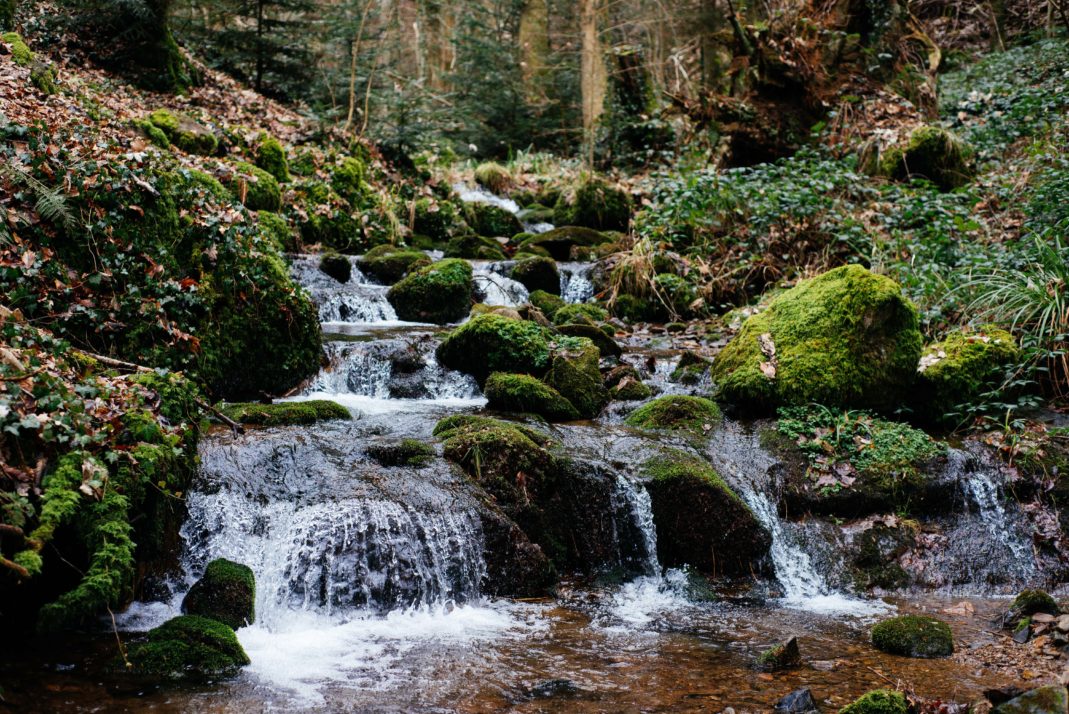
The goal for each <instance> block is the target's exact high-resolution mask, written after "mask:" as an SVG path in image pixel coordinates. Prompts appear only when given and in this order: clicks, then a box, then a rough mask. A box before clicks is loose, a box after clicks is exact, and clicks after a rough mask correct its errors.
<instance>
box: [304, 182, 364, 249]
mask: <svg viewBox="0 0 1069 714" xmlns="http://www.w3.org/2000/svg"><path fill="white" fill-rule="evenodd" d="M296 198H297V204H298V205H299V208H300V210H299V211H296V212H295V217H296V219H297V222H298V227H299V228H300V231H301V239H302V240H303V241H304V242H305V243H307V244H314V243H320V244H322V245H325V246H329V247H331V248H335V249H337V250H340V251H345V252H350V253H358V252H360V251H362V250H365V249H366V248H367V247H368V244H369V242H370V241H369V238H368V236H367V235H366V233H365V230H364V229H365V226H364V224H363V220H362V217H361V216H360V214H358V213H357V212H355V211H354V209H353V206H351V205H350V203H349V202H348V201H347V200H345V199H344V198H342V197H341V196H340V195H339V194H338V193H337V192H336V191H334V189H333V188H331V187H330V185H329V184H325V183H322V182H320V181H317V180H314V179H312V180H308V181H304V182H302V183H301V184H300V185H299V186H298V187H297V189H296Z"/></svg>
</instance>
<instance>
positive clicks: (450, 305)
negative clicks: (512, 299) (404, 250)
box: [386, 259, 474, 324]
mask: <svg viewBox="0 0 1069 714" xmlns="http://www.w3.org/2000/svg"><path fill="white" fill-rule="evenodd" d="M473 290H474V282H473V278H472V270H471V265H469V264H468V263H467V262H465V261H463V260H456V259H447V260H442V261H439V262H437V263H434V264H432V265H428V266H425V267H423V268H420V269H418V270H416V271H415V272H413V273H410V274H409V275H407V276H406V277H405V278H404V279H403V280H401V281H400V282H399V283H397V284H396V285H394V286H393V287H392V288H390V291H389V292H388V293H386V299H387V300H389V301H390V304H391V305H393V308H394V310H395V311H396V312H397V317H399V318H400V319H402V320H410V321H413V322H434V323H437V324H445V323H447V322H456V321H458V320H461V319H463V318H464V317H465V316H466V315H467V314H468V311H469V310H470V309H471V298H472V292H473Z"/></svg>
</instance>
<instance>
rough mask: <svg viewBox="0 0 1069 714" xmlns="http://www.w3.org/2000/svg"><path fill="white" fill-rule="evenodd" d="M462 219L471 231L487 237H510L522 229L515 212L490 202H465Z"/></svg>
mask: <svg viewBox="0 0 1069 714" xmlns="http://www.w3.org/2000/svg"><path fill="white" fill-rule="evenodd" d="M464 220H465V221H466V222H467V224H468V225H469V226H470V227H471V229H472V230H473V231H475V232H476V233H478V234H479V235H481V236H485V237H487V238H511V237H512V236H514V235H516V234H517V233H519V232H521V231H522V230H523V224H522V223H520V219H519V218H517V217H516V214H514V213H512V212H511V211H509V210H507V209H505V208H502V207H501V206H495V205H494V204H492V203H481V202H472V203H465V204H464Z"/></svg>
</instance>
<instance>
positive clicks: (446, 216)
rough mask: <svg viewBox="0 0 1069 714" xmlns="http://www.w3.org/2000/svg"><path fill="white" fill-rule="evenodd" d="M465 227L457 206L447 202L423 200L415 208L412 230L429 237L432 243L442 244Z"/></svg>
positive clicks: (417, 202)
mask: <svg viewBox="0 0 1069 714" xmlns="http://www.w3.org/2000/svg"><path fill="white" fill-rule="evenodd" d="M463 227H464V222H463V221H462V220H461V218H460V215H459V214H458V213H457V209H456V206H454V205H453V204H452V203H451V202H449V201H445V200H441V199H439V200H434V199H431V198H421V199H419V200H417V201H416V203H415V205H414V206H413V214H412V230H413V231H414V232H415V233H416V234H417V235H423V236H427V238H429V239H430V240H431V242H432V243H435V244H442V243H445V242H447V241H448V240H449V239H450V238H452V237H453V234H454V233H455V232H456V231H458V230H460V229H461V228H463Z"/></svg>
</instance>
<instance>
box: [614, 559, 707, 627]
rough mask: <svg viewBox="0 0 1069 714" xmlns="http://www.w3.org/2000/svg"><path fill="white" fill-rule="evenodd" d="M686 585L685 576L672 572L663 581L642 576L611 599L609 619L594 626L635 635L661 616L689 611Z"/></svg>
mask: <svg viewBox="0 0 1069 714" xmlns="http://www.w3.org/2000/svg"><path fill="white" fill-rule="evenodd" d="M686 581H687V576H686V573H684V572H683V571H682V570H677V569H671V570H669V571H668V572H666V573H665V574H664V577H661V576H658V575H650V576H643V577H639V578H635V579H634V580H631V581H629V582H627V583H624V584H623V585H621V586H620V587H619V588H617V589H616V590H615V591H614V592H613V593H612V596H611V597H610V598H609V601H608V610H607V612H606V615H607V616H606V617H604V618H598V619H596V620H595V623H596V624H597V625H599V626H600V627H601V628H602V629H606V630H620V631H627V632H632V631H634V630H635V629H637V628H641V627H643V626H645V625H648V624H650V623H651V622H653V621H654V620H656V619H657V618H658V617H660V616H661V615H664V614H667V613H671V612H673V611H676V610H679V609H680V608H685V607H690V606H691V605H692V603H691V602H690V601H689V600H688V599H687V596H686Z"/></svg>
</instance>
